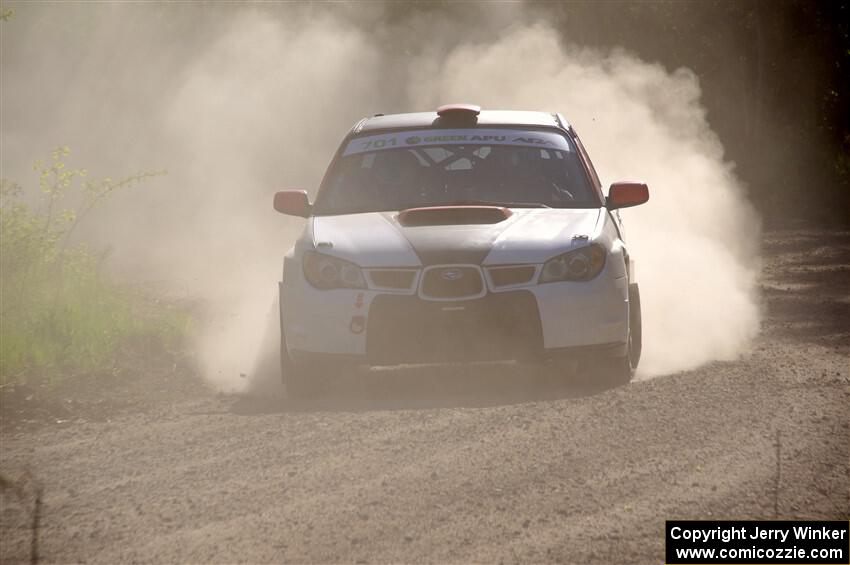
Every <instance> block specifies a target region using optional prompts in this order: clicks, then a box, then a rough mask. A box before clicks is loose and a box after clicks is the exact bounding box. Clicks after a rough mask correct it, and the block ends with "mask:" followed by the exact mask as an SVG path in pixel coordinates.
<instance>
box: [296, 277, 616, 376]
mask: <svg viewBox="0 0 850 565" xmlns="http://www.w3.org/2000/svg"><path fill="white" fill-rule="evenodd" d="M280 292H281V308H282V311H281V320H282V326H283V328H284V330H285V332H286V343H287V347H288V350H289V353H290V355H292V356H293V357H294V358H299V357H310V356H315V355H323V356H327V355H334V356H340V357H345V358H347V359H349V360H351V361H354V362H358V363H363V364H372V365H387V364H399V363H421V362H451V361H474V360H481V361H495V360H508V359H517V360H525V359H542V358H547V357H556V356H563V355H572V354H573V353H578V352H589V351H593V352H598V353H599V354H611V355H619V354H622V353H621V352H622V351H623V347H624V344H625V343H626V341H627V338H628V279H627V278H626V277H625V276H622V277H613V276H611V273H609V271H608V269H607V267H606V269H605V270H603V272H602V273H601V274H600V275H599V276H598V277H597V278H596V279H594V280H592V281H587V282H563V283H549V284H534V285H529V286H527V287H524V288H521V289H510V290H504V291H495V292H494V291H493V290H492V289H489V290H488V291H487V292H486V293H485V294H484V296H481V297H479V298H475V299H471V300H454V301H436V300H427V299H424V298H422V297H420V296H418V295H417V294H415V293H392V292H383V291H377V290H369V289H363V290H352V289H337V290H318V289H315V288H313V287H312V286H310V285H309V283H307V281H306V280H305V279H304V277H303V274H302V273H301V269H300V268H294V269H289V268H287V269H286V270H285V275H284V281H283V282H282V283H281V285H280Z"/></svg>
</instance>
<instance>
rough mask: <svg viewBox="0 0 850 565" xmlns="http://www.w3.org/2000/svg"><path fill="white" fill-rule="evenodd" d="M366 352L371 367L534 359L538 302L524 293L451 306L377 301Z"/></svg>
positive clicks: (402, 298)
mask: <svg viewBox="0 0 850 565" xmlns="http://www.w3.org/2000/svg"><path fill="white" fill-rule="evenodd" d="M366 352H367V355H368V357H369V362H370V363H372V364H374V365H388V364H397V363H434V362H451V361H499V360H509V359H527V358H535V357H538V356H540V355H542V352H543V331H542V329H541V325H540V316H539V314H538V308H537V300H536V299H535V297H534V295H533V294H532V293H531V292H529V291H527V290H514V291H507V292H500V293H498V294H487V295H485V296H483V297H481V298H475V299H472V300H460V301H454V302H439V301H433V300H423V299H421V298H419V297H417V296H413V295H399V294H384V295H379V296H376V297H375V299H374V300H373V301H372V304H371V306H370V308H369V319H368V322H367V329H366Z"/></svg>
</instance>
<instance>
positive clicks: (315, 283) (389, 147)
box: [274, 104, 649, 394]
mask: <svg viewBox="0 0 850 565" xmlns="http://www.w3.org/2000/svg"><path fill="white" fill-rule="evenodd" d="M648 198H649V192H648V189H647V187H646V185H645V184H643V183H637V182H618V183H614V184H613V185H611V187H610V189H609V191H608V196H607V197H606V196H605V194H604V193H603V191H602V187H601V185H600V182H599V179H598V177H597V175H596V172H595V171H594V168H593V165H592V164H591V162H590V159H589V158H588V156H587V153H586V152H585V150H584V147H583V146H582V144H581V141H579V138H578V137H577V135H576V133H575V131H574V129H573V128H572V127H571V126H570V125H569V124H568V123H567V122H566V121H565V120H564V118H563V117H562V116H561V115H559V114H548V113H543V112H515V111H481V109H480V108H479V107H477V106H472V105H468V104H452V105H447V106H443V107H441V108H439V109H438V110H437V112H422V113H411V114H396V115H378V116H375V117H372V118H366V119H363V120H361V121H360V122H358V123H357V124H356V125H355V126H354V128H353V129H352V130H351V132H350V133H349V134H348V135H347V136H346V137H345V139H344V140H343V142H342V144H341V146H340V148H339V150H338V151H337V153H336V155H335V156H334V158H333V161H332V162H331V164H330V166H329V168H328V171H327V173H326V174H325V177H324V180H323V181H322V184H321V187H320V189H319V191H318V194H317V196H316V200H315V202H314V203H312V204H311V203H310V201H309V199H308V196H307V193H306V192H305V191H294V190H290V191H282V192H278V193H277V194H276V195H275V201H274V206H275V209H276V210H278V211H279V212H282V213H284V214H290V215H295V216H302V217H305V218H308V221H307V224H306V227H305V229H304V232H303V234H302V235H301V237H300V238H299V239H298V240H297V242H296V243H295V246H294V248H293V249H291V250H290V251H289V252H288V253H287V254H286V257H285V259H284V266H283V280H282V281H281V282H280V321H281V371H282V376H283V382H284V385H285V386H286V388H287V390H288V393H289V394H300V393H303V392H306V391H308V390H311V389H313V387H314V385H315V383H316V382H317V380H319V379H321V378H322V377H323V376H324V375H325V374H326V373H327V372H328V370H329V366H330V365H331V364H333V365H337V366H339V365H338V364H348V365H349V366H353V365H373V366H374V365H395V364H402V363H433V362H455V361H473V360H476V361H491V360H492V361H496V360H518V361H524V360H528V361H538V360H546V359H559V358H560V359H564V358H567V359H576V360H578V361H579V362H580V363H581V365H580V367H581V371H582V373H583V374H585V375H592V376H593V378H597V379H602V380H605V381H606V382H607V383H609V384H619V383H626V382H628V381H629V380H630V379H631V377H632V375H633V374H634V370H635V367H636V366H637V363H638V359H639V357H640V349H641V322H640V298H639V294H638V286H637V283H636V282H635V278H634V266H633V262H632V260H631V259H630V256H629V252H628V248H627V246H626V243H625V240H624V233H623V226H622V223H621V220H620V217H619V212H618V211H617V210H618V209H619V208H625V207H628V206H635V205H637V204H642V203H644V202H646V201H647V200H648ZM555 365H556V366H557V365H558V364H557V363H555Z"/></svg>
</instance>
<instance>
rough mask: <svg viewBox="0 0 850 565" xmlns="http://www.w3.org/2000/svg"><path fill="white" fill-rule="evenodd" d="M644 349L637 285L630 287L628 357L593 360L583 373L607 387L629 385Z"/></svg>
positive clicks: (586, 365) (585, 366) (589, 378)
mask: <svg viewBox="0 0 850 565" xmlns="http://www.w3.org/2000/svg"><path fill="white" fill-rule="evenodd" d="M642 348H643V328H642V327H641V315H640V289H639V288H638V285H637V283H634V284H630V285H629V337H628V343H627V347H626V355H624V356H620V357H601V358H596V359H591V360H589V361H588V362H586V364H585V365H584V367H582V369H583V371H582V372H584V373H585V374H586V376H587V378H588V380H590V381H592V382H596V383H599V384H602V385H605V386H610V387H616V386H622V385H626V384H629V382H630V381H631V380H632V377H634V375H635V369H637V366H638V362H639V361H640V354H641V349H642Z"/></svg>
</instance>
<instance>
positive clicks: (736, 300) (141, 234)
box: [2, 2, 759, 390]
mask: <svg viewBox="0 0 850 565" xmlns="http://www.w3.org/2000/svg"><path fill="white" fill-rule="evenodd" d="M7 5H8V6H9V7H13V8H14V9H15V10H16V13H15V17H14V19H13V20H11V21H10V22H4V23H3V24H2V26H3V27H2V31H3V37H2V44H3V71H2V75H3V77H2V78H3V83H2V84H3V86H2V93H3V102H2V106H3V128H2V145H3V152H2V167H3V176H4V177H8V178H16V179H17V180H25V179H26V178H27V177H26V171H27V169H28V165H29V163H31V162H32V161H33V160H34V159H35V158H37V157H39V156H40V155H42V154H43V153H45V152H46V151H48V150H49V149H50V148H51V147H53V146H56V145H60V144H67V145H69V146H71V147H72V148H73V149H75V157H78V158H79V160H80V161H81V163H80V164H83V165H85V166H86V167H87V168H89V169H90V170H92V171H103V174H104V175H105V174H112V175H117V174H121V173H128V172H131V171H133V170H138V169H139V168H144V167H149V168H161V167H162V168H167V169H168V171H169V175H168V176H167V177H165V178H163V179H160V180H158V181H157V182H156V183H155V184H154V185H152V186H150V187H146V188H144V189H141V190H138V191H134V192H129V193H126V194H121V195H117V196H116V197H115V198H114V199H113V200H112V201H110V202H109V203H108V205H107V206H105V207H104V208H103V209H102V210H100V212H99V213H100V215H99V216H98V217H97V220H96V221H95V222H93V223H92V225H90V226H89V228H88V229H87V230H86V231H85V232H84V233H83V236H84V237H86V238H87V239H89V240H91V241H93V242H94V243H96V244H99V245H108V246H109V247H110V248H111V250H112V254H111V262H112V264H113V266H114V269H115V270H116V272H117V273H118V274H120V275H121V276H123V277H124V278H126V279H130V280H137V281H159V283H160V284H161V285H162V286H164V287H168V288H170V289H171V290H172V291H176V292H177V293H178V294H181V295H182V296H185V297H187V298H191V299H193V300H195V299H197V300H200V301H201V302H202V303H203V304H204V305H205V307H206V312H207V313H206V315H205V316H204V320H203V323H202V324H200V326H199V327H198V328H197V341H198V347H197V353H198V361H199V364H200V366H201V368H202V370H203V372H204V374H205V376H206V377H207V378H208V380H209V381H210V382H211V383H212V384H213V385H214V386H215V387H217V388H219V389H221V390H244V389H246V388H247V387H249V386H250V384H251V383H252V382H256V381H253V380H252V376H253V374H254V373H257V372H258V367H259V366H260V363H259V361H260V360H266V361H268V357H269V354H268V353H267V352H264V349H265V350H273V349H274V348H275V347H276V339H277V337H276V329H272V328H274V325H275V323H276V313H275V307H274V306H270V305H272V304H273V303H274V301H275V296H276V292H277V287H276V281H278V280H279V278H280V268H281V260H282V256H283V253H284V252H285V251H286V249H288V247H289V246H290V245H291V243H292V241H293V240H294V238H295V237H296V236H297V234H298V232H299V231H300V229H301V226H302V224H303V221H302V220H297V219H291V218H284V217H282V216H280V215H278V214H276V213H274V212H273V211H272V209H271V195H272V193H273V192H274V191H275V190H277V189H280V188H305V189H307V190H308V191H310V192H311V193H313V194H314V193H315V188H316V187H317V186H318V184H319V182H320V180H321V175H322V173H323V170H324V167H325V166H326V165H327V162H328V161H329V160H330V157H331V155H332V153H333V151H334V149H335V147H336V145H337V144H338V143H339V141H340V139H341V138H342V136H343V135H344V134H345V132H346V131H347V129H348V128H349V127H350V126H351V125H352V124H353V123H354V122H355V121H356V120H357V119H359V118H360V117H362V116H364V115H370V114H374V113H376V112H395V111H406V110H427V109H432V108H435V107H436V106H437V105H439V104H440V103H445V102H451V101H466V102H474V103H477V104H481V105H482V106H484V107H485V108H514V109H541V110H547V111H553V112H554V111H558V112H561V113H563V114H564V115H565V116H566V117H567V119H568V120H570V121H571V122H572V123H573V124H574V125H575V127H576V129H577V130H578V132H579V134H580V135H581V136H582V139H583V140H584V141H585V144H586V145H587V147H588V151H589V152H590V154H591V157H592V158H593V159H594V162H595V164H596V166H597V169H598V170H599V172H600V174H601V175H602V177H603V182H604V183H605V184H606V185H607V184H609V183H610V182H612V181H614V180H620V179H640V180H645V181H647V182H648V183H649V185H650V190H651V195H652V196H651V200H650V202H649V204H647V205H645V206H643V207H640V208H636V209H634V210H627V211H624V212H623V215H624V218H625V221H626V223H627V227H628V235H629V243H630V245H631V246H632V248H633V255H634V257H635V258H636V260H637V273H638V279H639V281H640V284H641V293H642V300H643V310H644V314H643V320H644V357H643V360H642V363H641V375H642V376H643V377H652V376H657V375H661V374H665V373H669V372H673V371H678V370H684V369H688V368H692V367H696V366H698V365H700V364H702V363H705V362H708V361H711V360H714V359H730V358H733V357H735V356H736V355H737V354H739V353H740V352H741V351H742V350H743V349H744V348H745V347H746V346H747V344H748V341H749V340H750V339H751V338H752V337H753V336H754V335H755V333H756V332H757V330H758V325H759V311H758V304H757V295H756V291H755V277H756V274H757V272H758V256H757V249H756V242H757V236H758V230H759V227H758V221H757V220H755V219H754V214H753V212H752V211H751V210H750V207H749V206H748V204H747V202H746V199H745V197H744V191H743V189H742V187H741V186H740V184H739V182H738V181H737V180H736V178H735V175H734V170H733V167H732V165H731V164H730V163H727V162H725V161H724V158H723V149H722V146H721V144H720V142H719V140H718V139H717V137H716V136H715V135H714V134H713V133H712V131H711V130H710V128H709V126H708V124H707V121H706V116H705V111H704V110H703V108H702V106H701V105H700V99H699V97H700V89H699V83H698V80H697V77H695V76H694V75H693V74H692V73H691V72H689V71H688V70H686V69H679V70H675V71H672V72H670V71H668V70H667V69H664V68H662V67H661V66H659V65H655V64H651V63H647V62H644V61H641V60H639V59H637V58H636V57H634V56H633V55H630V54H629V53H627V52H624V51H618V50H614V51H611V52H602V51H598V50H591V49H586V48H582V47H581V46H577V45H571V44H569V43H564V42H562V41H561V40H560V39H559V37H558V34H557V33H556V31H555V30H553V29H551V28H549V27H547V26H546V25H544V24H540V23H535V22H534V21H533V19H532V17H531V16H529V15H527V14H526V13H525V12H524V11H523V8H522V5H519V4H504V5H496V4H493V5H486V6H487V9H486V10H485V9H483V8H482V6H484V5H468V6H465V7H461V8H446V13H442V12H440V11H435V10H424V11H416V10H411V13H410V14H409V15H407V16H406V17H400V16H399V15H398V13H397V12H398V9H397V8H396V9H395V12H396V13H394V14H390V13H389V12H388V9H387V8H385V7H383V6H382V5H379V4H369V5H367V6H366V7H363V8H358V6H357V5H356V4H337V5H322V6H318V5H300V4H271V5H253V6H229V5H215V4H204V5H191V4H190V5H174V4H171V5H168V4H155V5H154V4H117V3H116V4H83V3H80V4H71V3H56V4H40V5H34V4H27V3H12V2H9V3H5V4H4V6H7ZM390 16H392V17H390ZM470 21H475V23H476V25H475V26H467V25H465V22H470ZM270 311H271V314H270ZM246 374H247V375H248V378H244V377H243V376H242V375H246Z"/></svg>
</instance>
